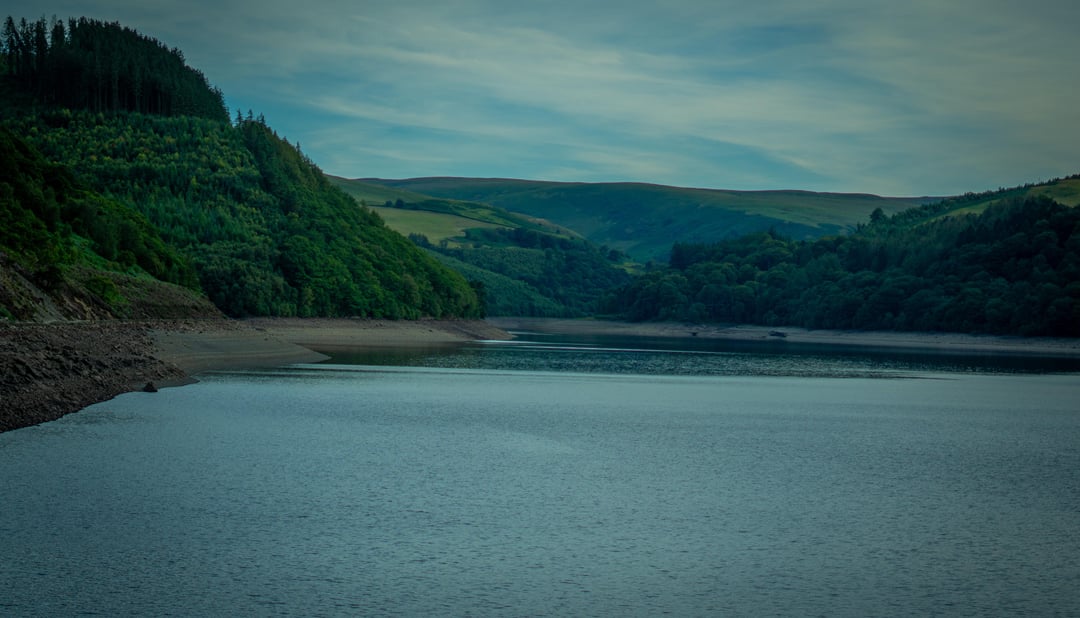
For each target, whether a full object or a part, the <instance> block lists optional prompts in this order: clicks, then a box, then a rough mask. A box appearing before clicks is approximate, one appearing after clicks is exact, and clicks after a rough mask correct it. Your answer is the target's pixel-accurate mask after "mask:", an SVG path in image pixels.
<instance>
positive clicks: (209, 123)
mask: <svg viewBox="0 0 1080 618" xmlns="http://www.w3.org/2000/svg"><path fill="white" fill-rule="evenodd" d="M16 126H17V130H19V131H20V132H22V133H23V134H25V135H28V136H29V137H30V138H31V139H32V140H34V141H35V142H36V143H38V145H39V146H40V147H41V149H42V150H43V151H44V152H45V153H46V154H47V155H48V156H49V157H50V158H51V159H53V160H56V161H60V162H62V163H64V164H66V165H67V166H69V167H70V169H72V170H73V171H74V172H75V173H76V174H77V175H78V177H79V178H80V179H82V180H83V181H84V182H86V183H89V184H92V185H94V186H96V187H97V188H98V189H99V190H100V191H102V192H103V193H104V194H105V195H106V196H107V197H108V198H109V200H110V201H111V202H114V203H121V204H124V205H126V206H127V207H128V208H129V211H130V210H133V209H138V210H139V211H141V212H142V213H143V215H144V216H145V218H144V220H143V221H142V222H140V221H131V222H127V223H124V224H121V225H117V226H113V227H112V228H111V235H110V234H105V235H104V236H102V238H101V241H102V242H101V247H100V252H102V253H103V254H104V255H107V256H110V259H112V257H111V256H112V255H114V254H115V256H117V257H116V259H122V258H123V256H125V255H126V253H125V251H127V250H130V247H128V243H126V240H125V239H127V238H128V237H129V236H130V231H131V229H132V228H133V227H139V226H140V225H143V224H145V225H146V226H151V225H152V226H153V227H156V229H158V230H160V232H161V235H162V236H163V237H164V238H165V240H166V241H167V242H168V243H169V244H170V245H172V246H174V247H177V248H179V249H180V251H181V252H182V253H184V254H185V255H187V256H189V257H190V260H191V262H192V264H193V265H194V267H195V271H197V273H198V282H199V284H200V285H201V287H202V289H203V290H204V291H205V292H206V294H207V295H208V296H209V298H210V299H211V300H212V301H213V302H214V304H216V305H217V306H218V307H220V308H221V309H222V310H223V311H224V312H226V313H227V314H229V315H234V316H244V315H296V316H373V317H386V318H418V317H421V316H425V315H426V316H436V317H444V316H446V317H449V316H467V317H474V316H477V315H479V312H480V301H479V299H477V298H476V295H475V292H474V291H473V290H472V288H470V287H469V285H468V283H467V282H466V281H465V280H464V279H463V278H461V277H460V276H459V275H457V274H456V273H453V272H451V271H448V270H447V269H445V268H443V267H442V266H440V265H439V264H438V263H437V262H435V261H434V260H432V259H431V258H430V257H428V256H426V255H425V254H423V253H422V252H421V251H419V250H418V249H417V248H416V247H414V246H413V245H412V244H411V243H409V242H408V241H407V240H406V239H405V238H403V237H401V236H400V235H399V234H397V233H395V232H393V231H392V230H390V229H388V228H387V227H386V226H385V225H384V224H383V222H382V220H381V219H379V217H378V216H377V215H375V214H374V213H373V212H371V211H370V210H369V209H366V208H361V207H358V206H357V205H356V204H355V203H354V202H353V201H352V200H351V199H350V198H349V197H348V196H347V195H345V194H344V193H342V192H341V191H339V190H337V189H336V188H334V187H332V186H331V185H330V184H329V182H328V181H327V180H326V179H325V178H324V177H323V174H322V173H321V171H320V170H319V169H318V168H317V167H316V166H315V165H314V164H313V163H312V162H311V161H310V160H309V159H308V158H307V157H305V156H304V155H303V154H302V153H301V152H300V151H299V150H298V149H297V148H296V147H294V146H292V145H291V144H289V143H288V142H286V141H285V140H283V139H281V138H280V137H278V136H277V135H276V134H275V133H274V132H273V131H272V130H271V129H270V128H269V127H267V126H266V125H265V123H264V122H262V121H261V120H256V119H251V120H241V121H240V122H239V123H238V124H237V125H236V126H233V125H231V124H229V123H225V122H219V121H214V120H208V119H203V118H197V117H192V116H181V117H163V116H155V115H147V114H135V113H123V114H114V115H104V114H94V113H90V112H71V111H69V110H57V111H50V112H45V113H39V114H37V115H35V116H32V117H27V118H24V119H23V120H21V121H19V122H18V123H17V125H16ZM86 206H87V207H93V206H97V207H98V208H99V210H100V206H101V205H100V204H88V205H86ZM143 215H140V216H143ZM134 251H136V252H137V251H138V246H136V247H135V248H134ZM152 272H154V271H152ZM155 274H156V272H155Z"/></svg>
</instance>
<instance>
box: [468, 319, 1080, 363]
mask: <svg viewBox="0 0 1080 618" xmlns="http://www.w3.org/2000/svg"><path fill="white" fill-rule="evenodd" d="M488 322H489V323H490V324H492V325H493V326H497V327H499V328H502V329H505V330H507V331H515V332H522V333H527V332H537V333H546V334H551V333H565V334H576V335H618V336H626V337H696V338H701V339H717V340H730V341H776V342H779V341H783V342H787V343H795V344H813V345H825V346H846V347H867V348H880V349H888V348H906V349H926V350H936V351H943V352H950V351H953V352H957V353H979V354H1001V355H1040V356H1060V357H1080V340H1078V339H1059V338H1050V337H1002V336H995V335H963V334H956V333H903V332H891V331H888V332H883V331H836V330H808V329H805V328H785V327H767V326H747V325H738V326H726V325H717V324H683V323H677V322H644V323H631V322H612V321H604V320H591V319H580V320H566V319H553V318H490V319H489V320H488Z"/></svg>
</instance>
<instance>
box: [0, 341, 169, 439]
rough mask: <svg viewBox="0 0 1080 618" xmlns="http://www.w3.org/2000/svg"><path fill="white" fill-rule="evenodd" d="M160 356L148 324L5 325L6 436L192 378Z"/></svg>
mask: <svg viewBox="0 0 1080 618" xmlns="http://www.w3.org/2000/svg"><path fill="white" fill-rule="evenodd" d="M153 351H154V344H153V341H152V339H151V336H150V327H149V325H147V324H138V323H130V322H108V321H104V322H80V323H64V324H18V325H4V324H0V431H8V430H11V429H17V428H19V427H25V426H28V425H35V424H37V423H43V422H45V421H50V420H53V419H56V418H59V417H61V416H63V415H64V414H67V413H69V412H73V411H75V410H79V409H82V408H84V407H86V406H88V405H90V404H93V403H96V402H99V401H104V400H106V399H110V398H112V397H115V396H116V395H119V394H120V393H123V392H127V391H130V390H134V389H136V388H143V387H145V385H146V383H147V382H154V383H164V382H166V381H170V380H181V379H183V378H184V372H183V371H181V370H180V369H179V368H178V367H176V366H175V365H170V364H168V363H165V362H164V361H161V360H159V359H157V358H156V357H154V355H153Z"/></svg>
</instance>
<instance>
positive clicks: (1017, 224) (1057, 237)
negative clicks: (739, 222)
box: [604, 177, 1080, 337]
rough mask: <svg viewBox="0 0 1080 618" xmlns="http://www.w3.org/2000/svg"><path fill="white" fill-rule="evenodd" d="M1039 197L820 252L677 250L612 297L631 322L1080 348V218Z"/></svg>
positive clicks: (805, 245)
mask: <svg viewBox="0 0 1080 618" xmlns="http://www.w3.org/2000/svg"><path fill="white" fill-rule="evenodd" d="M1078 179H1080V177H1074V178H1072V179H1067V180H1066V181H1062V182H1055V183H1050V184H1047V185H1044V186H1040V187H1036V186H1028V187H1018V188H1016V189H1009V190H1002V191H999V192H995V193H994V194H992V195H991V194H987V195H974V194H969V195H967V196H962V197H959V198H951V199H948V200H943V201H941V202H937V203H934V204H929V205H926V206H923V207H920V208H915V209H910V210H907V211H904V212H900V213H897V214H895V215H893V216H891V217H890V216H888V215H885V214H884V213H883V212H881V211H875V212H874V213H873V214H872V215H871V220H870V222H869V223H868V224H867V225H865V226H861V227H860V228H859V229H858V230H857V231H856V232H855V233H853V234H850V235H846V236H838V237H834V238H825V239H820V240H814V241H800V240H792V239H789V238H784V237H781V236H779V235H776V234H773V233H759V234H756V235H750V236H746V237H743V238H740V239H735V240H728V241H723V242H720V243H713V244H678V245H676V246H675V247H674V248H673V250H672V256H671V263H670V266H669V267H668V268H666V269H662V270H658V271H655V272H653V273H649V274H648V275H646V276H644V277H641V278H639V279H637V280H635V281H634V282H633V283H632V284H630V285H628V286H626V287H624V288H622V289H621V290H619V291H618V292H616V293H614V294H612V295H611V296H609V297H608V298H607V300H606V302H605V305H604V306H605V310H606V311H609V312H611V313H613V314H617V315H619V316H621V317H624V318H627V319H631V320H691V321H713V322H736V323H756V324H765V325H772V326H785V325H790V326H802V327H807V328H833V329H860V330H861V329H877V330H880V329H884V330H918V331H951V332H969V333H996V334H1010V335H1024V336H1033V335H1049V336H1064V337H1077V336H1080V209H1078V208H1076V207H1074V206H1068V205H1064V204H1060V203H1058V202H1056V201H1054V200H1053V199H1051V198H1050V197H1048V194H1051V193H1054V192H1064V193H1069V192H1071V190H1072V189H1071V187H1074V186H1075V181H1076V180H1078Z"/></svg>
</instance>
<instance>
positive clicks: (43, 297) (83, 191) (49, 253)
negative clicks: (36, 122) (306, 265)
mask: <svg viewBox="0 0 1080 618" xmlns="http://www.w3.org/2000/svg"><path fill="white" fill-rule="evenodd" d="M0 220H2V221H3V225H2V226H0V318H6V319H17V320H55V319H90V318H145V317H205V316H210V315H219V314H218V313H217V311H216V309H214V307H213V306H212V305H211V304H210V303H209V302H208V301H207V300H206V299H205V298H204V297H203V296H202V295H201V294H200V293H198V292H197V290H198V280H197V279H196V275H195V271H194V270H193V269H192V267H191V265H190V264H189V263H188V261H187V260H186V259H184V258H183V257H182V256H180V254H179V253H178V252H177V251H176V250H175V249H173V248H172V247H170V246H168V245H167V244H166V243H165V242H164V241H163V240H162V239H161V237H160V235H159V234H158V233H157V230H156V229H155V228H154V227H153V226H152V225H150V223H149V222H148V221H147V220H146V218H145V217H143V216H142V215H141V214H139V213H137V212H135V211H133V210H131V209H129V208H127V207H125V206H124V205H123V204H121V203H119V202H117V201H116V200H113V199H110V198H107V197H105V196H102V195H101V194H99V193H97V192H95V191H92V190H90V189H88V188H87V187H85V186H84V185H83V184H82V183H80V182H79V181H78V180H77V179H75V178H74V177H73V176H72V175H71V174H70V173H69V172H68V170H67V169H66V168H64V167H63V166H60V165H56V164H54V163H50V162H49V161H47V160H46V159H45V158H44V157H43V156H42V155H41V153H40V152H38V151H37V149H36V148H34V147H33V146H32V145H31V144H29V143H27V142H26V141H25V140H23V139H21V138H19V137H18V136H16V135H15V134H14V133H12V132H11V131H10V130H8V129H6V128H4V127H0Z"/></svg>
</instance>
